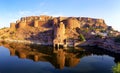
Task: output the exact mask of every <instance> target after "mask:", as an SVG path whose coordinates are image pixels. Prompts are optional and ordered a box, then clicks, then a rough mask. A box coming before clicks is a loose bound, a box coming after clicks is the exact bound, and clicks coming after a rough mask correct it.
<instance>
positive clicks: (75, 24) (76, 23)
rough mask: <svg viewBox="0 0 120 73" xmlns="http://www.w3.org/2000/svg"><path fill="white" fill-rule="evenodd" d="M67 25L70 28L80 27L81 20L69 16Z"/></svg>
mask: <svg viewBox="0 0 120 73" xmlns="http://www.w3.org/2000/svg"><path fill="white" fill-rule="evenodd" d="M67 27H68V28H70V29H74V28H77V27H79V28H80V22H79V21H78V20H77V19H76V18H69V19H67Z"/></svg>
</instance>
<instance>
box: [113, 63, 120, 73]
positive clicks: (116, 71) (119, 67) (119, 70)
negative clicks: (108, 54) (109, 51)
mask: <svg viewBox="0 0 120 73" xmlns="http://www.w3.org/2000/svg"><path fill="white" fill-rule="evenodd" d="M112 71H113V73H120V63H117V64H116V65H115V66H113V68H112Z"/></svg>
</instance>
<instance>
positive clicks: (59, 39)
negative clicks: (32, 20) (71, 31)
mask: <svg viewBox="0 0 120 73" xmlns="http://www.w3.org/2000/svg"><path fill="white" fill-rule="evenodd" d="M55 45H57V47H58V48H59V45H62V46H63V47H64V46H66V36H65V25H64V24H63V22H60V23H59V25H58V26H56V27H54V40H53V46H54V47H55Z"/></svg>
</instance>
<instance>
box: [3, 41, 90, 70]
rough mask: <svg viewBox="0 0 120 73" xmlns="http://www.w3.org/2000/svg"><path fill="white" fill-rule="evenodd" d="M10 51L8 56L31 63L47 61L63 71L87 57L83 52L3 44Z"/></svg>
mask: <svg viewBox="0 0 120 73" xmlns="http://www.w3.org/2000/svg"><path fill="white" fill-rule="evenodd" d="M4 46H5V47H7V48H8V49H9V50H10V55H11V56H14V55H17V56H18V57H19V58H22V59H25V58H27V59H31V60H33V61H47V62H50V63H51V64H52V65H53V66H54V67H55V68H59V69H63V68H64V66H66V67H74V66H76V65H77V64H78V63H79V62H80V58H81V57H83V56H85V55H89V54H90V53H88V54H87V53H85V51H78V50H75V49H73V50H69V49H68V50H64V49H53V48H52V47H43V46H42V47H41V46H37V45H27V44H15V43H9V44H4Z"/></svg>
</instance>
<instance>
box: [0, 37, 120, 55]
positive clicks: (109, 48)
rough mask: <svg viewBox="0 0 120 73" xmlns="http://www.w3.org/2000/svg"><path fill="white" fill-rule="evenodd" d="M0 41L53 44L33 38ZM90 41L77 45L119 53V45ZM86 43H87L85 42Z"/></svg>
mask: <svg viewBox="0 0 120 73" xmlns="http://www.w3.org/2000/svg"><path fill="white" fill-rule="evenodd" d="M1 41H5V42H11V43H12V42H13V43H23V44H36V45H43V46H53V43H50V42H49V43H45V42H40V41H37V40H34V41H29V40H11V39H0V42H1ZM93 42H94V41H93ZM93 42H92V43H90V42H85V43H84V44H82V43H81V44H79V46H77V47H88V46H89V47H96V46H97V47H99V48H102V49H104V50H107V51H109V52H113V53H116V54H120V46H116V45H115V44H112V45H110V44H105V42H102V45H101V44H93ZM86 43H87V44H86ZM68 47H74V46H71V45H68Z"/></svg>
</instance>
